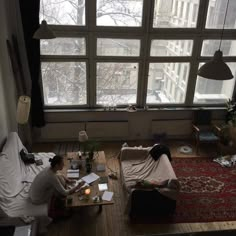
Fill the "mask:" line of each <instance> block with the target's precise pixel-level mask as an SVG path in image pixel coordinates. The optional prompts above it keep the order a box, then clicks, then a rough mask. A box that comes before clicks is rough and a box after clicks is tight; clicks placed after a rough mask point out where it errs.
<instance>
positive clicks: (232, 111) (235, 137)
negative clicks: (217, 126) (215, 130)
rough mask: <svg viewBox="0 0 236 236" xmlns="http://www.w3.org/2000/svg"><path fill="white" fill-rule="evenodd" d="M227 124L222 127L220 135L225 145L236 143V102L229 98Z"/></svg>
mask: <svg viewBox="0 0 236 236" xmlns="http://www.w3.org/2000/svg"><path fill="white" fill-rule="evenodd" d="M226 109H227V112H226V116H225V124H224V125H223V126H222V128H221V132H220V137H221V142H222V143H223V144H224V145H232V142H233V143H235V144H236V103H235V102H234V101H232V100H231V99H229V100H228V101H227V102H226Z"/></svg>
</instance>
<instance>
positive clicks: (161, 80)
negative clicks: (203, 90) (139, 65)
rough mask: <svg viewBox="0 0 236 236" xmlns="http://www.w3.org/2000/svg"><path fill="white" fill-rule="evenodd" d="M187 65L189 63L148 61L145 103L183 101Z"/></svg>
mask: <svg viewBox="0 0 236 236" xmlns="http://www.w3.org/2000/svg"><path fill="white" fill-rule="evenodd" d="M189 67H190V66H189V63H150V65H149V77H148V90H147V102H146V103H151V104H160V103H184V101H185V94H186V89H187V83H188V75H189Z"/></svg>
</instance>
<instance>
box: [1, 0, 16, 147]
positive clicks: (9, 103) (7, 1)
mask: <svg viewBox="0 0 236 236" xmlns="http://www.w3.org/2000/svg"><path fill="white" fill-rule="evenodd" d="M17 2H18V1H16V0H1V1H0V29H1V34H0V55H1V58H0V147H1V146H2V144H3V142H4V140H5V138H6V136H7V134H8V133H9V132H10V131H16V130H17V124H16V121H15V114H16V90H15V82H14V76H13V73H12V67H11V61H10V58H9V55H8V51H7V45H6V40H7V39H10V38H11V35H12V34H13V33H14V34H15V35H17V32H16V31H17V28H18V26H17V20H16V17H14V15H15V13H14V12H15V11H14V9H16V8H15V6H16V5H15V4H16V3H17ZM18 24H19V22H18Z"/></svg>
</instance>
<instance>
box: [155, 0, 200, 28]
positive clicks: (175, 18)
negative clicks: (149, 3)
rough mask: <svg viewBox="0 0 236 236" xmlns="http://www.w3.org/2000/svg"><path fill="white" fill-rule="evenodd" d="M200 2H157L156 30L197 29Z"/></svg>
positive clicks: (190, 0) (164, 0) (192, 0)
mask: <svg viewBox="0 0 236 236" xmlns="http://www.w3.org/2000/svg"><path fill="white" fill-rule="evenodd" d="M198 7H199V0H189V1H179V0H172V1H166V0H156V1H155V7H154V17H153V27H154V28H196V25H197V16H198Z"/></svg>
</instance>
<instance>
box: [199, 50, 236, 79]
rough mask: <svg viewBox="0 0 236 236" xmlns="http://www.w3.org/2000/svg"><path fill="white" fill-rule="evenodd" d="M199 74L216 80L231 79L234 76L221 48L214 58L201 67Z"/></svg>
mask: <svg viewBox="0 0 236 236" xmlns="http://www.w3.org/2000/svg"><path fill="white" fill-rule="evenodd" d="M197 74H198V75H200V76H201V77H204V78H206V79H214V80H229V79H232V78H233V77H234V76H233V74H232V72H231V70H230V68H229V67H228V65H227V64H226V63H225V62H224V61H223V53H222V51H220V50H217V51H216V52H215V54H214V57H213V59H212V60H210V61H209V62H207V63H205V64H204V65H203V66H202V67H200V69H199V70H198V73H197Z"/></svg>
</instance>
